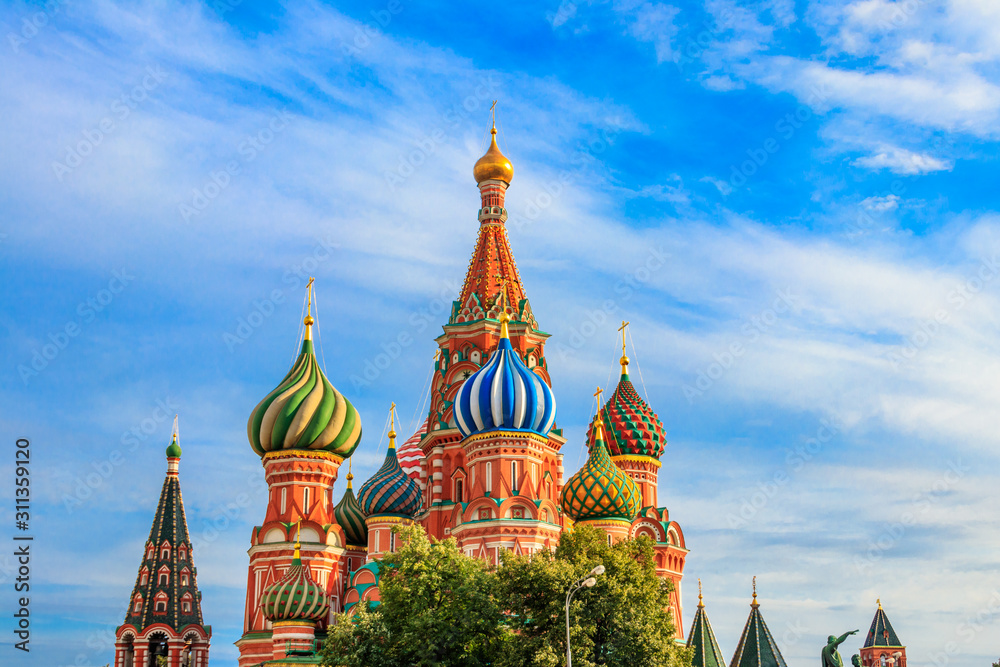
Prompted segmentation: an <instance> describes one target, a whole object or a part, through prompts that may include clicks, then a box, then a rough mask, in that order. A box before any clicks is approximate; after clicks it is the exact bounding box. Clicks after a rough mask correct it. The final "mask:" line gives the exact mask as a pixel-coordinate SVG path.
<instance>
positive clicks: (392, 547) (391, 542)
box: [389, 532, 396, 552]
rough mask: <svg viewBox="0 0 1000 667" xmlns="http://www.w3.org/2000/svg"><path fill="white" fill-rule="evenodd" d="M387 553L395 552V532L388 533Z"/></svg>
mask: <svg viewBox="0 0 1000 667" xmlns="http://www.w3.org/2000/svg"><path fill="white" fill-rule="evenodd" d="M389 551H391V552H395V551H396V533H395V532H390V533H389Z"/></svg>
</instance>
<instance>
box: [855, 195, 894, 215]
mask: <svg viewBox="0 0 1000 667" xmlns="http://www.w3.org/2000/svg"><path fill="white" fill-rule="evenodd" d="M861 205H862V206H864V207H865V208H866V209H868V210H869V211H875V212H877V213H885V212H887V211H895V210H896V209H897V208H899V195H894V194H888V195H885V196H884V197H867V198H865V199H862V200H861Z"/></svg>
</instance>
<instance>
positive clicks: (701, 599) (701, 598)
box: [698, 579, 705, 607]
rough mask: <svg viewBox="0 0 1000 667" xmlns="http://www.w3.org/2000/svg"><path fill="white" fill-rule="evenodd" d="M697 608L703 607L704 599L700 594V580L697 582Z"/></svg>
mask: <svg viewBox="0 0 1000 667" xmlns="http://www.w3.org/2000/svg"><path fill="white" fill-rule="evenodd" d="M698 606H699V607H704V606H705V598H704V597H702V594H701V579H699V580H698Z"/></svg>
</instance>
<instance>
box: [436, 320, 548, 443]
mask: <svg viewBox="0 0 1000 667" xmlns="http://www.w3.org/2000/svg"><path fill="white" fill-rule="evenodd" d="M555 421H556V399H555V397H554V396H553V395H552V390H551V389H550V388H549V385H547V384H545V381H544V380H542V378H540V377H539V376H538V375H537V374H535V373H533V372H531V370H529V369H528V367H527V366H525V365H524V362H523V361H521V357H520V355H518V354H517V352H515V351H514V348H513V347H511V344H510V339H509V338H507V336H505V335H502V337H501V338H500V345H499V346H498V347H497V351H496V352H495V353H494V354H493V356H492V357H490V360H489V361H488V362H487V363H486V365H485V366H483V367H482V368H480V369H479V370H478V371H476V372H475V373H473V374H472V375H470V376H469V377H468V378H467V379H466V380H465V382H464V383H463V384H462V386H461V387H459V389H458V394H456V396H455V422H456V423H457V424H458V430H459V431H460V432H461V433H462V437H466V438H467V437H469V436H470V435H473V434H475V433H483V432H485V431H498V430H511V431H532V432H534V433H537V434H539V435H547V434H548V432H549V430H550V429H551V428H552V425H553V424H554V423H555Z"/></svg>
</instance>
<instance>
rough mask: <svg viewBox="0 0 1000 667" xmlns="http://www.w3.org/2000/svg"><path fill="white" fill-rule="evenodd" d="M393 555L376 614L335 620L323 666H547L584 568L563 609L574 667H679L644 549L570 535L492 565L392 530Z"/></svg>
mask: <svg viewBox="0 0 1000 667" xmlns="http://www.w3.org/2000/svg"><path fill="white" fill-rule="evenodd" d="M399 534H400V536H401V538H402V539H401V540H399V544H400V548H399V550H398V551H396V552H395V553H391V554H387V555H386V556H385V558H384V559H383V560H382V563H381V564H382V568H383V569H382V574H381V579H380V583H379V590H380V593H381V597H382V604H381V605H379V606H378V607H376V608H375V609H374V610H368V609H362V610H359V611H358V613H356V614H355V615H354V616H352V617H347V616H345V615H341V616H339V617H338V618H337V623H336V624H335V625H333V626H331V628H330V630H329V633H328V638H327V642H326V644H325V646H324V648H323V651H322V656H323V664H324V665H329V666H331V667H362V666H365V667H410V666H419V667H430V666H432V665H433V666H440V667H446V666H450V665H462V666H471V667H476V666H479V665H494V666H496V667H525V666H528V667H556V666H558V665H564V664H565V659H566V617H565V608H564V605H565V599H566V592H567V590H568V589H569V587H570V586H571V585H572V584H573V583H574V582H575V581H578V580H579V579H581V578H582V577H584V576H585V575H586V574H587V573H588V572H589V571H590V570H591V569H592V568H593V567H594V566H596V565H598V564H603V565H604V566H605V568H606V570H605V573H604V574H603V575H602V576H599V577H597V585H595V586H594V587H593V588H590V589H582V590H580V591H579V592H578V593H577V594H576V596H575V597H574V599H573V603H572V605H571V607H570V620H571V626H570V635H571V640H572V645H573V664H574V665H575V666H576V667H596V666H598V665H607V666H609V667H617V666H622V667H624V666H625V665H628V666H633V665H649V666H651V667H655V666H661V667H687V666H689V665H690V663H691V656H690V651H688V650H687V649H685V648H684V647H682V646H678V645H677V644H676V643H675V642H674V624H673V620H672V618H671V614H670V611H669V610H670V592H671V590H672V585H671V584H670V582H668V581H665V580H662V579H660V578H659V577H657V576H656V568H655V564H654V551H653V543H652V542H651V541H650V540H648V539H647V538H640V539H638V540H624V541H621V542H618V543H616V544H614V545H613V546H609V545H608V543H607V537H606V536H605V534H604V533H603V532H601V531H599V530H597V529H595V528H591V527H587V526H579V527H577V528H576V529H574V530H573V531H570V532H566V533H564V534H563V535H562V538H561V540H560V543H559V546H558V548H557V549H556V551H555V552H548V551H541V552H538V553H535V554H532V555H530V556H525V555H514V554H513V553H510V552H502V554H501V566H500V567H499V568H490V567H489V566H488V565H487V564H486V563H483V562H482V561H480V560H478V559H474V558H469V557H468V556H466V555H465V554H463V553H462V552H461V551H460V550H459V549H458V545H457V544H456V542H455V540H454V539H449V540H445V541H444V542H436V541H432V540H431V539H429V538H428V537H427V535H426V533H424V531H423V529H422V528H420V527H418V526H409V527H405V528H402V529H401V530H400V531H399Z"/></svg>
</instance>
